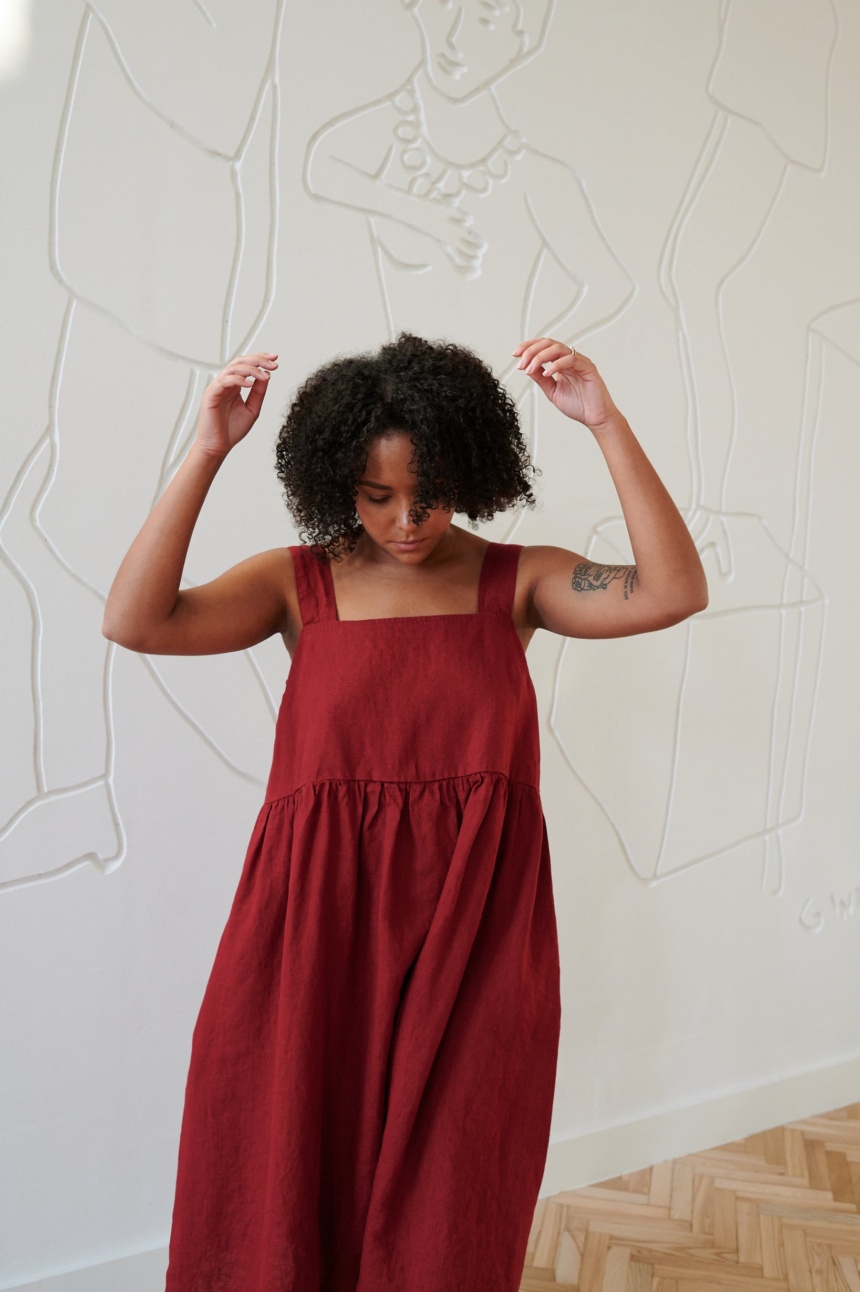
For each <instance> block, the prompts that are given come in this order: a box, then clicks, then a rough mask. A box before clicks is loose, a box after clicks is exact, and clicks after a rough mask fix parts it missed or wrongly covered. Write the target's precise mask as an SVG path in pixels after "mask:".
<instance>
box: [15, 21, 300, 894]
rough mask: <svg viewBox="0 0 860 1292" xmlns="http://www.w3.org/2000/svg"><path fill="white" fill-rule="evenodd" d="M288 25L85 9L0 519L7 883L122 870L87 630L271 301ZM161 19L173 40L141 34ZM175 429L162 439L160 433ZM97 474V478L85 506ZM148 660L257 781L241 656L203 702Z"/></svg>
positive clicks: (251, 680) (196, 725) (176, 698)
mask: <svg viewBox="0 0 860 1292" xmlns="http://www.w3.org/2000/svg"><path fill="white" fill-rule="evenodd" d="M282 10H283V0H254V3H253V4H252V5H251V6H250V11H249V7H248V6H245V7H243V9H242V11H241V12H240V11H239V10H237V9H236V8H235V6H230V5H226V4H223V3H219V0H206V3H204V0H183V3H182V4H181V5H176V4H175V3H170V2H169V0H157V2H156V3H155V4H153V5H150V6H147V8H146V11H145V12H144V11H142V10H140V9H139V7H136V6H129V5H126V4H124V3H120V2H119V0H104V2H103V3H101V4H100V5H99V7H98V10H95V9H93V8H91V7H90V6H89V5H87V6H84V8H83V12H82V17H81V23H80V27H79V29H78V36H77V44H76V48H75V51H74V55H73V58H72V64H71V69H70V73H69V81H68V90H67V95H66V102H65V105H64V110H63V115H62V119H61V122H60V128H59V136H58V141H57V148H56V159H55V165H54V173H53V177H52V191H51V199H50V200H51V244H52V245H51V271H52V273H53V275H54V277H55V279H56V280H57V281H58V282H59V283H60V284H61V286H62V287H63V289H64V291H65V292H66V293H67V303H66V307H65V312H64V316H63V321H62V328H61V333H60V336H59V338H58V344H57V350H56V357H55V360H54V365H53V372H52V377H51V383H52V388H51V397H50V410H51V411H50V422H49V425H48V427H47V429H45V430H44V431H43V432H42V433H41V434H39V435H38V436H37V437H33V438H31V440H30V442H29V443H28V444H26V445H19V446H18V454H19V456H18V457H17V459H16V460H15V461H14V462H13V466H12V473H14V471H15V469H16V467H17V468H18V469H17V475H15V478H14V481H13V485H12V488H11V490H10V491H9V493H8V495H7V497H6V499H5V500H4V502H3V505H2V509H0V560H2V562H3V564H4V565H5V566H6V568H7V570H8V571H10V572H11V574H12V575H13V576H14V577H15V579H16V580H17V582H18V584H19V586H20V587H21V588H22V589H23V591H24V593H25V595H26V602H27V605H28V607H29V614H30V622H29V623H28V624H27V625H26V626H22V630H23V632H27V633H29V635H30V636H31V639H32V652H31V678H30V691H31V694H32V742H31V743H32V749H33V757H32V760H31V762H30V764H29V767H28V766H27V762H26V760H25V759H20V760H18V762H19V763H20V765H21V768H22V769H23V770H22V771H20V773H19V772H16V775H20V780H19V783H17V784H15V785H14V786H6V787H5V788H4V791H3V793H4V797H3V801H2V814H0V887H6V888H9V887H18V886H21V885H24V884H30V883H37V882H40V881H41V880H43V879H49V878H56V877H58V876H61V875H67V874H71V873H72V872H73V871H75V870H77V869H79V868H80V867H82V866H85V865H87V863H90V864H92V865H94V866H96V867H97V868H98V869H100V870H101V871H102V872H106V871H109V870H112V869H114V868H115V867H116V866H117V865H119V864H120V862H121V861H122V859H123V857H124V855H125V849H126V840H125V830H124V827H123V823H122V815H121V808H120V805H118V803H117V799H116V795H115V792H114V783H113V781H114V765H115V756H116V749H115V737H116V732H115V719H114V713H113V706H112V677H113V662H114V656H115V648H114V647H113V646H112V645H111V646H108V644H107V643H105V642H104V640H103V638H102V636H101V628H100V621H101V617H102V607H103V602H104V597H105V594H106V592H107V588H108V587H109V585H110V578H111V570H110V566H109V564H106V563H105V554H106V553H107V552H111V551H113V550H114V549H115V547H116V546H117V544H118V543H122V542H123V541H124V538H125V537H126V535H127V534H128V533H129V532H131V531H130V526H133V525H134V523H135V518H136V517H139V516H140V515H142V514H144V513H145V512H146V510H147V509H148V508H149V507H150V506H151V505H152V502H153V500H154V497H157V496H158V495H159V494H160V493H161V492H162V491H163V489H164V487H165V486H166V484H167V483H168V482H169V481H170V479H171V478H172V476H173V474H174V472H175V470H176V467H177V465H178V463H179V462H180V461H181V459H182V456H183V453H184V451H185V449H186V447H187V443H188V442H189V437H190V436H192V435H193V433H194V426H193V412H194V408H195V405H196V401H197V396H198V395H199V392H200V390H202V388H203V387H204V386H205V385H206V383H207V381H208V380H209V378H210V376H211V374H212V373H213V372H215V371H217V370H218V369H219V368H220V367H222V366H223V363H224V362H225V361H226V359H227V358H228V357H229V356H230V355H231V354H233V353H234V352H235V351H236V349H237V348H239V349H243V348H247V346H248V344H249V343H250V341H251V340H252V339H253V337H254V335H255V334H256V331H257V329H258V327H259V325H260V323H261V322H262V320H263V319H264V317H265V315H266V314H267V312H268V309H269V305H270V303H271V298H272V291H273V284H274V250H275V235H276V224H275V219H274V216H275V211H276V190H275V159H276V156H277V151H276V149H277V122H278V114H279V103H278V83H277V63H276V56H277V44H278V36H279V30H280V22H281V16H282ZM154 23H157V24H159V25H160V26H161V28H162V30H164V31H165V32H169V33H170V35H169V39H165V40H158V41H153V40H152V39H151V29H152V25H153V24H154ZM201 230H205V231H206V236H205V237H202V236H201ZM219 251H220V263H219V257H218V254H217V253H218V252H219ZM177 283H180V284H181V285H182V286H181V291H179V292H178V291H177ZM213 319H214V320H216V323H215V324H214V325H213ZM95 383H97V385H98V389H97V390H96V386H95ZM97 396H98V397H97ZM116 408H122V410H123V416H122V419H121V421H120V422H119V424H118V423H117V419H116V416H115V412H113V411H112V410H115V409H116ZM171 423H172V427H173V429H172V433H171V434H170V436H169V438H168V439H167V440H165V439H164V438H163V437H159V436H158V435H157V434H154V433H153V428H155V427H158V426H165V425H166V426H170V425H171ZM22 456H23V460H22ZM93 480H109V481H110V482H111V486H110V489H107V490H105V491H104V493H103V496H102V497H101V498H99V500H98V503H96V500H95V499H94V497H93V493H92V482H93ZM82 497H88V498H90V500H91V503H90V510H89V515H88V517H87V523H86V524H82V523H81V507H80V500H81V498H82ZM141 658H142V660H143V663H144V666H145V668H146V670H147V672H148V675H149V678H150V679H151V681H152V682H153V683H154V684H155V685H156V686H157V687H158V688H159V689H160V691H161V692H162V694H163V696H164V697H165V698H166V699H167V701H168V702H169V703H170V704H171V705H172V707H173V709H174V710H175V711H176V713H177V714H178V715H179V716H180V717H181V719H183V720H184V721H185V722H186V723H187V724H188V726H189V727H190V728H191V729H192V730H193V731H194V732H195V733H196V735H197V737H199V739H200V740H201V741H202V743H203V745H205V746H206V748H207V749H208V750H209V751H210V753H211V754H212V755H214V756H215V757H217V758H218V759H219V760H220V761H221V763H222V764H223V765H224V766H226V767H227V768H228V769H229V770H230V771H231V772H234V773H235V774H237V775H238V776H240V777H242V778H243V779H245V780H249V781H252V782H254V783H256V782H257V780H258V778H257V776H256V775H254V774H253V773H252V772H251V771H249V770H248V768H249V765H254V764H252V763H251V758H250V755H249V754H248V750H249V749H250V746H249V745H248V744H247V742H245V743H243V742H242V739H241V737H238V740H239V744H238V745H236V743H235V741H236V737H235V735H234V728H235V724H234V723H233V722H232V720H231V717H230V714H229V713H228V712H227V709H228V708H229V707H230V706H228V705H226V704H225V703H224V700H223V697H225V696H228V695H229V696H230V698H231V702H232V704H233V706H234V707H235V706H237V705H238V706H243V705H247V708H248V711H249V713H251V714H253V713H257V715H258V721H259V723H265V725H266V728H268V727H269V723H270V722H271V721H272V719H273V716H274V708H275V705H274V702H273V700H272V697H271V696H270V695H269V694H268V690H267V687H266V685H265V682H264V679H263V677H262V673H261V671H260V669H259V666H258V665H257V664H256V662H255V661H254V659H253V657H252V656H251V655H250V654H248V653H246V654H244V655H240V656H236V657H234V658H233V659H230V658H229V657H219V659H218V661H217V662H215V663H214V666H215V667H216V668H217V669H218V671H219V672H218V677H219V683H218V685H209V686H207V687H206V688H205V689H204V688H201V687H199V686H197V687H196V688H194V689H192V688H191V687H190V684H189V682H188V675H187V674H186V672H185V671H184V670H183V669H182V667H181V664H182V662H181V661H175V662H174V663H175V664H178V665H179V667H173V666H172V665H170V664H169V663H168V666H167V668H165V667H164V664H163V663H162V662H161V661H159V662H154V661H153V660H151V659H148V658H146V657H141ZM219 697H220V698H219ZM25 777H26V778H27V779H26V780H25V779H24V778H25ZM10 795H12V797H11V799H10ZM3 823H5V824H3Z"/></svg>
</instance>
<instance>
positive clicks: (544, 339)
mask: <svg viewBox="0 0 860 1292" xmlns="http://www.w3.org/2000/svg"><path fill="white" fill-rule="evenodd" d="M557 344H558V342H557V341H554V340H553V338H552V337H551V336H540V337H535V338H534V339H533V340H531V341H524V342H523V343H522V345H521V346H519V347H517V348H518V349H520V350H521V351H522V353H521V357H520V367H521V368H526V367H528V365H529V364H530V363H531V362H532V360H533V359H534V357H535V355H537V354H539V353H540V351H541V350H542V349H544V348H545V347H546V346H548V345H557Z"/></svg>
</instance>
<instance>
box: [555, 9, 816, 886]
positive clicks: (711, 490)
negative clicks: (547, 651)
mask: <svg viewBox="0 0 860 1292" xmlns="http://www.w3.org/2000/svg"><path fill="white" fill-rule="evenodd" d="M787 22H788V23H792V24H796V26H795V27H794V28H793V30H799V31H802V32H803V39H802V40H801V41H799V42H798V43H797V45H796V47H795V49H796V50H798V51H800V52H801V55H802V57H801V58H796V59H795V61H794V62H792V61H791V60H790V59H788V58H783V57H780V58H778V59H775V58H773V57H772V56H771V53H770V51H772V49H773V48H774V44H775V38H776V36H777V34H778V32H779V30H780V26H781V25H782V24H785V23H787ZM719 26H720V35H719V46H718V51H717V55H716V58H715V60H714V63H713V66H712V70H711V75H710V79H709V82H708V86H707V89H708V93H709V96H710V97H711V99H712V101H713V103H714V106H715V109H716V111H715V115H714V118H713V121H712V124H711V127H710V130H709V132H708V134H707V137H706V138H705V140H704V143H703V145H702V148H701V151H700V153H699V156H698V158H697V160H696V163H695V165H694V167H693V170H692V173H691V175H690V178H689V181H688V184H687V188H686V192H685V193H684V195H683V197H682V199H681V203H680V205H679V207H678V210H677V213H676V216H675V219H674V221H673V223H672V226H671V227H670V229H669V231H668V235H667V238H666V242H665V245H664V248H663V253H662V256H661V260H660V269H659V273H660V283H661V287H662V291H663V294H664V296H665V298H666V300H667V302H668V303H669V305H670V307H671V308H672V310H673V312H674V313H675V317H676V323H677V337H678V348H679V357H680V362H681V371H682V374H683V380H684V390H685V394H686V400H687V443H688V450H689V457H690V473H691V481H692V498H691V505H690V508H689V510H688V511H687V513H686V519H687V523H688V525H689V527H690V530H691V532H692V534H693V537H694V538H695V540H696V544H697V547H698V549H699V552H700V555H701V556H702V558H703V560H704V561H705V562H706V569H707V571H708V578H709V584H710V589H711V604H710V607H709V609H708V610H707V611H705V612H704V613H703V614H701V615H699V616H697V617H696V619H695V620H693V621H692V622H691V623H690V624H689V625H686V626H685V627H684V628H683V629H682V630H681V631H680V632H679V633H678V634H676V636H675V650H676V655H675V659H674V661H672V663H671V664H669V666H668V668H667V661H666V659H665V657H664V658H662V659H661V660H658V659H656V658H654V659H650V658H649V656H650V651H649V645H650V644H646V645H645V646H644V649H640V651H639V653H638V658H637V660H634V659H633V658H630V657H629V650H628V648H627V647H626V646H625V645H624V644H623V643H618V645H617V646H615V647H613V648H612V649H613V650H614V651H615V653H616V654H617V656H618V659H617V663H618V665H619V677H620V680H619V686H618V691H617V693H616V696H615V701H616V703H615V704H613V702H612V701H610V707H611V708H612V709H613V723H617V730H618V731H619V732H620V742H619V745H620V749H621V750H623V751H624V750H630V749H637V750H639V751H643V750H647V751H648V758H647V760H646V759H644V758H640V759H639V760H638V765H637V766H635V767H634V766H633V764H632V763H629V762H627V761H626V760H625V754H624V753H623V752H621V753H620V756H619V757H617V758H616V759H615V760H614V764H613V766H612V768H611V769H610V767H609V766H608V765H607V760H606V756H605V751H601V750H600V749H599V748H597V747H596V745H595V743H594V742H593V741H591V738H590V735H589V734H588V733H590V732H593V731H594V729H595V728H594V726H593V725H590V724H589V722H588V714H587V711H586V710H585V709H583V708H582V707H580V706H579V705H577V703H576V702H575V701H574V703H573V704H571V703H570V694H569V692H565V701H564V704H563V705H562V704H561V703H560V702H559V695H560V692H562V691H563V683H564V677H563V669H564V667H566V664H565V663H564V657H565V656H568V657H569V662H570V664H571V667H572V666H573V652H572V651H571V648H570V643H565V645H564V647H563V650H562V661H560V665H559V673H558V677H557V680H556V688H555V695H554V701H553V712H552V719H551V726H552V728H553V731H554V732H555V734H556V736H557V739H558V741H559V744H560V747H561V749H562V751H563V754H564V757H565V759H566V761H567V762H568V764H569V766H570V767H571V769H572V770H573V771H574V772H575V774H576V775H577V777H578V778H579V780H580V781H581V783H582V784H583V786H584V787H585V788H586V790H587V791H588V792H589V794H590V795H591V796H592V798H593V799H594V801H595V803H596V804H597V805H598V806H599V808H600V809H601V811H602V812H603V814H604V816H605V818H606V820H607V822H608V823H609V825H610V826H611V829H612V831H613V833H614V835H615V838H616V840H617V843H618V845H619V848H620V849H621V852H622V855H623V856H624V859H625V861H626V863H627V864H628V866H629V867H630V869H631V870H632V871H633V873H634V874H636V875H637V876H638V877H640V878H641V879H643V880H645V881H647V882H649V883H655V882H662V881H663V880H665V879H668V878H671V877H672V876H674V875H677V874H678V873H679V872H681V871H685V870H689V869H690V868H691V867H695V866H697V865H700V864H702V863H704V862H709V861H713V860H715V859H718V858H719V857H721V856H725V855H726V854H727V853H729V852H731V851H733V850H734V849H736V848H738V847H740V846H742V845H744V844H750V843H753V842H755V841H760V843H761V847H762V877H761V888H762V891H770V892H771V893H772V895H774V896H779V895H781V894H782V893H783V892H784V890H785V858H784V851H783V835H784V832H785V831H786V830H787V829H789V828H790V827H792V826H794V825H797V824H798V823H799V821H800V820H801V819H802V817H803V812H804V796H805V784H806V773H807V768H808V758H809V747H810V737H811V731H812V720H813V715H814V710H815V700H816V696H817V693H818V684H819V679H820V672H821V663H822V658H823V649H824V632H825V621H826V608H827V598H826V596H825V594H824V592H823V590H822V588H821V587H820V586H819V584H818V582H817V580H816V579H815V578H814V577H813V575H812V573H811V572H810V570H809V569H808V568H807V557H808V549H809V526H810V513H811V505H812V484H813V460H814V452H815V444H816V440H817V437H818V434H819V430H820V426H819V422H820V408H821V383H822V376H823V364H822V348H821V337H820V334H819V320H812V321H810V322H809V323H808V325H807V335H806V361H805V391H804V395H803V401H802V412H801V414H800V418H799V422H800V427H799V434H798V437H797V440H796V445H795V450H794V463H795V465H794V473H793V480H792V479H791V477H790V476H789V477H787V479H786V484H787V486H788V489H789V490H790V491H791V498H792V522H791V532H790V536H789V538H788V540H787V542H782V541H779V540H778V539H777V538H776V537H775V536H774V533H773V531H772V528H771V526H770V525H769V523H768V519H767V517H766V516H765V515H763V514H754V513H748V512H746V513H744V512H739V511H733V510H731V509H730V507H729V502H728V500H729V496H730V473H731V467H732V462H733V458H734V457H735V453H736V448H737V441H738V435H739V432H740V428H739V425H738V399H737V389H736V383H735V375H734V373H735V366H736V363H737V360H738V356H735V355H733V354H732V348H731V343H730V339H729V337H728V336H727V333H726V329H725V319H724V295H725V291H726V288H727V286H728V284H729V283H730V282H731V280H732V279H733V278H734V276H735V275H736V274H738V273H740V272H741V271H742V270H743V268H744V267H745V265H746V264H747V262H748V261H749V260H750V258H751V257H752V256H753V255H754V254H755V252H756V251H757V249H758V248H759V245H760V244H761V242H762V240H763V239H765V238H766V237H767V236H768V235H769V233H770V230H771V225H772V221H773V217H774V212H775V211H776V209H777V206H778V204H779V202H780V199H781V197H782V195H783V191H784V188H785V184H786V179H787V176H788V175H789V172H790V170H791V168H792V167H801V168H804V169H806V170H808V171H809V172H810V173H812V174H814V175H817V176H820V175H822V174H823V173H824V170H825V166H826V162H827V158H828V153H829V133H830V132H829V108H828V98H829V93H830V83H831V68H832V62H833V56H834V51H835V48H836V44H837V40H838V36H839V21H838V15H837V12H836V9H835V7H834V5H833V4H832V2H831V0H790V2H789V3H788V4H785V3H777V4H774V3H771V2H769V0H765V3H760V2H759V0H757V2H756V3H751V0H722V3H721V5H720V15H719ZM766 67H767V68H770V69H772V70H770V71H769V72H768V74H767V75H764V74H763V70H762V69H763V68H766ZM738 194H742V195H743V200H742V201H739V200H737V195H738ZM762 380H764V381H765V382H772V381H774V380H779V374H775V373H767V372H765V373H763V374H762ZM790 451H791V450H790V448H789V452H790ZM588 555H589V557H590V558H591V559H593V560H598V561H619V560H621V561H626V560H629V559H630V556H629V549H628V545H627V542H626V531H625V529H624V524H623V519H622V518H621V517H610V518H607V519H605V520H603V521H601V522H599V523H598V524H597V525H596V526H595V527H594V528H593V530H592V532H591V535H590V538H589V544H588ZM643 662H644V670H643ZM661 663H662V667H663V672H664V674H665V675H664V676H663V677H660V664H661ZM652 666H653V667H654V669H655V670H656V672H655V676H657V677H658V678H659V685H660V686H661V687H662V698H661V701H660V702H659V703H658V704H654V705H653V706H651V705H649V706H642V705H639V706H637V705H636V703H635V700H634V693H633V690H632V689H628V686H627V685H625V678H626V679H627V681H628V682H630V681H633V679H636V681H635V682H634V685H636V684H637V682H638V678H640V677H641V676H643V674H644V673H647V672H648V670H649V668H651V667H652ZM744 674H746V676H744ZM673 697H674V699H673ZM669 713H671V714H672V715H673V716H672V720H671V722H667V721H666V718H665V715H666V714H669ZM661 720H662V721H661ZM696 729H698V730H699V731H700V732H702V731H708V732H709V733H714V734H715V736H716V739H717V740H720V739H722V738H723V734H724V733H725V738H726V747H725V750H724V754H723V756H722V757H721V758H718V759H717V760H716V764H717V765H718V766H721V767H722V769H723V775H722V779H721V780H720V778H719V777H715V776H714V774H713V772H711V773H709V774H708V775H707V777H706V776H704V775H703V774H701V773H698V772H697V769H696V760H695V756H694V752H692V753H691V751H694V750H695V738H694V732H695V730H696ZM737 732H743V733H744V741H743V743H744V757H743V758H738V756H737V754H735V755H734V756H733V754H732V748H733V742H734V740H735V739H736V733H737ZM574 733H575V734H574ZM574 750H575V751H576V752H575V753H574ZM616 754H619V750H616ZM646 761H647V762H648V764H649V765H648V768H647V770H646V769H643V766H642V764H643V763H645V762H646ZM741 769H743V770H741ZM643 774H644V780H645V781H646V783H647V786H648V794H647V796H642V795H637V794H635V793H634V794H631V793H630V786H631V783H632V782H633V781H634V780H635V779H636V778H637V777H640V778H642V777H643ZM634 822H635V826H634ZM773 866H775V867H776V879H775V881H774V882H773V884H771V879H770V871H771V868H772V867H773Z"/></svg>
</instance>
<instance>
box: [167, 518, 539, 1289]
mask: <svg viewBox="0 0 860 1292" xmlns="http://www.w3.org/2000/svg"><path fill="white" fill-rule="evenodd" d="M520 550H521V545H515V544H504V543H495V542H491V543H490V544H489V545H488V547H487V548H486V549H485V552H484V557H483V565H482V569H481V577H480V585H479V597H478V611H477V613H473V614H442V615H417V616H409V617H407V618H385V619H365V620H346V621H340V620H338V618H337V607H336V603H335V597H334V584H333V581H332V575H331V569H330V567H329V565H328V564H327V563H320V562H319V561H318V559H317V557H316V556H315V555H314V552H313V550H312V548H310V547H308V546H296V547H292V548H291V549H290V551H291V552H292V555H293V560H294V563H295V571H296V583H297V588H298V598H299V607H300V611H301V617H302V631H301V635H300V637H299V641H298V644H297V647H296V650H295V654H294V656H293V660H292V665H291V667H290V671H289V675H288V678H287V684H286V690H285V692H284V697H283V702H282V704H281V709H280V714H279V717H278V723H277V731H276V736H275V748H274V757H273V763H272V770H271V775H270V778H269V783H268V790H267V794H266V801H265V803H264V805H263V807H262V809H261V810H260V815H259V817H258V819H257V823H256V826H255V828H254V831H253V835H252V838H251V842H250V845H249V848H248V852H247V856H246V859H245V863H244V867H243V870H242V873H241V876H240V879H239V885H238V889H237V891H236V894H235V897H234V900H233V904H232V907H231V910H230V914H229V918H228V920H227V924H226V926H225V928H224V932H223V934H222V936H221V941H220V943H219V946H218V951H217V954H216V958H215V962H214V965H213V968H212V972H211V976H210V978H209V982H208V985H207V988H206V992H205V994H204V997H203V1001H202V1004H201V1008H200V1013H199V1016H198V1019H197V1023H196V1026H195V1029H194V1033H193V1038H192V1046H191V1060H190V1066H189V1071H188V1079H187V1084H186V1092H185V1108H184V1113H183V1119H182V1130H181V1136H180V1143H179V1161H178V1173H177V1184H176V1195H175V1201H174V1208H173V1225H172V1231H171V1238H170V1264H169V1269H168V1273H167V1292H318V1290H319V1292H449V1290H450V1292H453V1290H454V1289H456V1290H457V1292H516V1289H517V1288H518V1287H519V1283H520V1277H521V1275H522V1270H523V1262H524V1258H525V1251H526V1244H527V1239H528V1234H529V1229H530V1225H531V1220H532V1216H533V1212H534V1207H535V1203H536V1201H537V1196H538V1190H539V1187H540V1182H541V1179H542V1175H543V1169H544V1164H545V1160H546V1151H547V1146H548V1141H549V1127H550V1115H551V1111H552V1101H553V1094H554V1087H555V1073H556V1059H557V1053H558V1039H559V1027H560V1018H561V1007H560V994H559V960H558V941H557V936H556V920H555V909H554V903H553V891H552V881H551V874H550V856H549V848H548V842H547V832H546V822H545V820H544V815H543V811H542V806H541V800H540V795H539V789H538V780H539V766H540V750H539V730H538V719H537V706H536V700H535V693H534V688H533V686H532V682H531V677H530V675H529V671H528V667H527V665H526V658H525V653H524V651H523V648H522V643H521V642H520V639H519V636H518V634H517V631H516V628H515V626H514V623H513V620H512V618H511V610H512V606H513V597H514V587H515V583H516V571H517V561H518V557H519V552H520Z"/></svg>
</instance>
